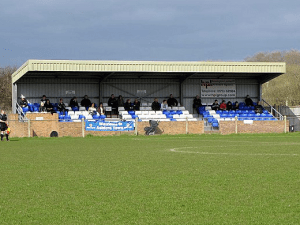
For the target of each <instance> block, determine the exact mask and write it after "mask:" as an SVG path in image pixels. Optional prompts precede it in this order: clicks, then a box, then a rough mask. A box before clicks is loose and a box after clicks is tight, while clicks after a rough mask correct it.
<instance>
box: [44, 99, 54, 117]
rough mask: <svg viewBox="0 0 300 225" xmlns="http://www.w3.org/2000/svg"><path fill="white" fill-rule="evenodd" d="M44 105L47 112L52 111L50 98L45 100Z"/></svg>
mask: <svg viewBox="0 0 300 225" xmlns="http://www.w3.org/2000/svg"><path fill="white" fill-rule="evenodd" d="M44 106H45V108H46V111H47V112H51V114H53V113H54V110H53V106H52V104H51V103H50V100H49V99H47V100H46V103H45V105H44Z"/></svg>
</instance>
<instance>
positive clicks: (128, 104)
mask: <svg viewBox="0 0 300 225" xmlns="http://www.w3.org/2000/svg"><path fill="white" fill-rule="evenodd" d="M124 108H125V110H127V111H129V110H133V105H132V104H131V101H130V99H127V101H126V102H125V104H124Z"/></svg>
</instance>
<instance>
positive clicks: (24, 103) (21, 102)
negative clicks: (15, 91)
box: [20, 95, 28, 108]
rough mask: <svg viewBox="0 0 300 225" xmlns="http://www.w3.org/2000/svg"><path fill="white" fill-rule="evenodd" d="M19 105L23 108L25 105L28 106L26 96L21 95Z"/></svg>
mask: <svg viewBox="0 0 300 225" xmlns="http://www.w3.org/2000/svg"><path fill="white" fill-rule="evenodd" d="M20 106H21V107H22V108H25V107H27V106H28V101H27V100H26V98H25V96H24V95H21V101H20Z"/></svg>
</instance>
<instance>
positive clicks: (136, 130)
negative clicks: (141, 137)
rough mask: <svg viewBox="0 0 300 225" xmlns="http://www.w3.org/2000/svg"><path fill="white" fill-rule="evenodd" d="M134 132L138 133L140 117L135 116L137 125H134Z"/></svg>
mask: <svg viewBox="0 0 300 225" xmlns="http://www.w3.org/2000/svg"><path fill="white" fill-rule="evenodd" d="M134 134H135V135H136V136H137V135H138V118H137V117H136V118H135V127H134Z"/></svg>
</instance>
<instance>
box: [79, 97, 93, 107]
mask: <svg viewBox="0 0 300 225" xmlns="http://www.w3.org/2000/svg"><path fill="white" fill-rule="evenodd" d="M80 104H81V106H82V107H85V108H87V109H88V108H89V107H90V106H91V105H92V103H91V100H89V98H88V96H87V95H85V96H84V97H83V99H82V101H81V103H80Z"/></svg>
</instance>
